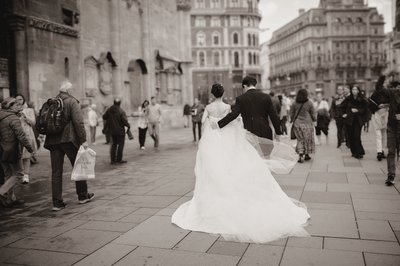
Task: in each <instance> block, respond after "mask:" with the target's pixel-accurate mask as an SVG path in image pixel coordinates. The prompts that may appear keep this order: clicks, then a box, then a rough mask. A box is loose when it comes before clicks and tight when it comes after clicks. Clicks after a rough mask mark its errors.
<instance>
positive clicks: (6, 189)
mask: <svg viewBox="0 0 400 266" xmlns="http://www.w3.org/2000/svg"><path fill="white" fill-rule="evenodd" d="M1 107H2V108H1V110H0V155H1V158H0V161H1V166H2V168H3V170H4V180H5V183H4V184H3V185H2V186H1V187H0V204H1V205H3V206H5V207H13V206H18V205H21V204H23V203H24V201H23V200H19V199H17V197H16V195H15V192H14V190H15V184H16V183H17V176H22V175H23V173H22V169H21V167H20V164H19V161H20V159H21V155H22V152H21V149H20V147H21V146H20V144H22V146H24V147H25V148H26V149H27V151H28V152H30V153H31V152H33V148H32V146H31V145H30V142H29V140H28V139H27V137H26V136H25V133H24V130H23V129H22V126H21V120H20V119H19V117H18V115H17V114H18V113H19V112H20V111H21V110H22V109H21V107H20V106H19V105H18V103H17V101H16V100H15V98H7V99H5V100H4V101H3V102H2V103H1Z"/></svg>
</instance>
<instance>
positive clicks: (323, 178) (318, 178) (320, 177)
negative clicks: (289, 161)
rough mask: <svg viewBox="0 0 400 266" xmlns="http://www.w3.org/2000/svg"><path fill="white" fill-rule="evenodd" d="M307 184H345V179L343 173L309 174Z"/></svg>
mask: <svg viewBox="0 0 400 266" xmlns="http://www.w3.org/2000/svg"><path fill="white" fill-rule="evenodd" d="M307 182H313V183H318V182H322V183H344V184H346V183H347V177H346V174H344V173H332V172H328V173H327V172H310V174H309V176H308V178H307Z"/></svg>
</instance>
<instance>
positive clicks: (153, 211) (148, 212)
mask: <svg viewBox="0 0 400 266" xmlns="http://www.w3.org/2000/svg"><path fill="white" fill-rule="evenodd" d="M160 210H161V209H160V208H139V209H137V210H136V211H134V212H133V213H132V214H144V215H149V216H151V215H154V214H156V213H157V212H159V211H160Z"/></svg>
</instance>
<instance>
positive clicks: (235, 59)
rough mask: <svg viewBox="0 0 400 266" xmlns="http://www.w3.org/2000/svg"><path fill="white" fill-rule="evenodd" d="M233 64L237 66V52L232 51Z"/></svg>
mask: <svg viewBox="0 0 400 266" xmlns="http://www.w3.org/2000/svg"><path fill="white" fill-rule="evenodd" d="M233 64H234V66H235V67H239V52H234V53H233Z"/></svg>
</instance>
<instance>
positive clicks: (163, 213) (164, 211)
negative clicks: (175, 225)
mask: <svg viewBox="0 0 400 266" xmlns="http://www.w3.org/2000/svg"><path fill="white" fill-rule="evenodd" d="M175 211H176V209H170V208H164V209H162V210H161V211H159V212H157V213H156V214H155V215H159V216H169V217H171V216H172V214H174V212H175Z"/></svg>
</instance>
